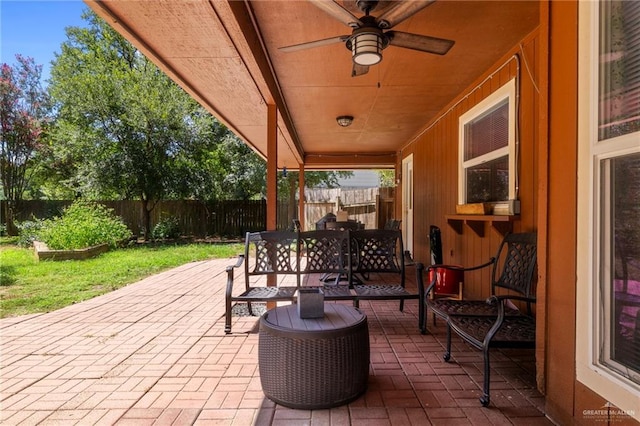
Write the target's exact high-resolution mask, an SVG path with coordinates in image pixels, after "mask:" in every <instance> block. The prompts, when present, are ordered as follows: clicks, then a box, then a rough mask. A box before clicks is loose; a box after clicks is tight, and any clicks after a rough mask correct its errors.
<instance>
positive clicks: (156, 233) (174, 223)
mask: <svg viewBox="0 0 640 426" xmlns="http://www.w3.org/2000/svg"><path fill="white" fill-rule="evenodd" d="M179 236H180V225H179V224H178V219H177V218H175V217H166V218H163V219H161V220H160V221H159V222H158V223H157V224H156V226H154V227H153V229H152V230H151V238H152V239H154V240H161V239H165V238H178V237H179Z"/></svg>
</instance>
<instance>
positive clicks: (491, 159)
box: [458, 79, 517, 204]
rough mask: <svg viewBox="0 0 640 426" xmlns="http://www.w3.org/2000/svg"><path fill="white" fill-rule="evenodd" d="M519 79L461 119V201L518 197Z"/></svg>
mask: <svg viewBox="0 0 640 426" xmlns="http://www.w3.org/2000/svg"><path fill="white" fill-rule="evenodd" d="M515 98H516V80H515V79H513V80H511V81H509V82H508V83H507V84H505V85H504V86H502V87H501V88H500V89H498V90H496V91H495V92H494V93H492V94H491V95H489V96H488V97H487V98H486V99H484V100H483V101H482V102H480V103H479V104H478V105H476V106H474V107H473V108H471V109H470V110H469V111H467V112H466V113H465V114H463V115H462V116H460V119H459V128H460V135H459V143H460V146H459V148H458V152H459V169H458V170H459V175H458V202H459V204H466V203H481V202H493V203H500V202H507V201H508V200H514V199H515V198H516V182H517V176H516V167H515V164H516V154H515V153H516V100H515Z"/></svg>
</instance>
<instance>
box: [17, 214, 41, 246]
mask: <svg viewBox="0 0 640 426" xmlns="http://www.w3.org/2000/svg"><path fill="white" fill-rule="evenodd" d="M44 225H45V221H44V220H41V219H34V220H25V221H24V222H16V228H18V242H17V244H18V245H19V246H20V247H31V246H32V245H33V242H34V241H36V240H41V238H40V236H39V235H40V230H41V229H42V228H43V227H44Z"/></svg>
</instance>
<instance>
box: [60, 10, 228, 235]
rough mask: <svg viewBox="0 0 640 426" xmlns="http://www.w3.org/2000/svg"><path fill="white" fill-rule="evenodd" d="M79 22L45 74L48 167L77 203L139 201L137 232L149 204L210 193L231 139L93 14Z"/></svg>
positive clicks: (201, 109) (214, 121)
mask: <svg viewBox="0 0 640 426" xmlns="http://www.w3.org/2000/svg"><path fill="white" fill-rule="evenodd" d="M84 18H85V19H86V20H88V22H89V26H88V27H87V28H78V27H70V28H68V29H67V41H66V42H65V43H63V45H62V52H61V54H60V55H58V56H57V57H56V60H55V61H54V65H53V68H52V71H51V77H52V78H51V85H50V92H51V95H52V97H53V99H55V101H56V106H57V109H58V116H57V120H56V125H55V129H54V131H53V135H54V137H53V140H54V143H53V147H54V152H55V157H54V158H55V160H54V163H53V166H52V167H51V168H52V169H57V170H60V172H59V173H60V176H59V178H60V179H61V181H62V182H63V183H64V184H65V185H67V187H68V188H70V189H72V190H73V191H74V192H76V193H80V194H82V195H84V196H88V197H90V198H122V199H139V200H142V202H143V205H144V206H145V207H144V209H145V211H144V212H143V213H144V214H145V217H146V220H145V223H146V224H147V225H148V223H149V221H148V218H149V214H150V211H151V210H152V209H153V207H154V206H155V203H157V201H159V200H162V199H171V198H183V197H186V198H191V197H201V196H205V195H206V194H207V193H209V194H210V193H211V192H214V193H215V190H216V188H215V186H214V185H212V184H211V183H210V182H211V181H212V180H211V177H212V176H211V174H210V173H213V174H214V175H215V173H217V174H223V172H221V171H220V170H219V167H220V166H219V165H218V164H216V158H215V157H216V155H215V153H216V151H219V150H222V149H223V148H220V145H225V146H226V145H228V144H229V143H235V142H236V141H235V140H234V138H235V136H233V134H232V133H230V132H229V130H228V129H226V127H224V126H223V125H222V124H221V123H219V122H218V121H217V120H216V119H215V118H214V117H212V116H211V115H210V114H209V113H208V112H207V111H206V110H205V109H204V108H202V107H201V106H200V105H198V104H197V103H196V102H195V101H194V100H193V99H192V98H191V97H190V96H189V95H188V94H186V93H185V92H184V91H183V90H182V89H181V88H180V87H178V86H177V85H176V84H175V83H174V82H172V81H171V80H170V79H169V78H168V77H167V76H166V75H165V74H164V73H163V72H162V71H160V70H159V69H158V68H157V67H156V66H155V65H154V64H153V63H151V62H150V61H149V60H148V59H147V58H146V57H145V56H144V55H142V54H141V53H140V52H139V51H138V50H137V49H136V48H135V47H134V46H133V45H131V44H130V43H129V42H128V41H127V40H126V39H124V38H123V37H122V36H121V35H119V34H118V33H117V32H116V31H114V30H113V29H112V28H111V27H110V26H109V25H107V24H106V23H105V22H104V21H103V20H102V19H100V18H99V17H98V16H97V15H95V14H94V13H92V12H86V13H85V15H84ZM147 229H148V226H147Z"/></svg>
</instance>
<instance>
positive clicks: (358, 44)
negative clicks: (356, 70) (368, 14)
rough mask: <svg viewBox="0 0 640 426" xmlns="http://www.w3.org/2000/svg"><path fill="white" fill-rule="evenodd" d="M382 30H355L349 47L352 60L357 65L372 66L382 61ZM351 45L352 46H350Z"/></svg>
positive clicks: (367, 28)
mask: <svg viewBox="0 0 640 426" xmlns="http://www.w3.org/2000/svg"><path fill="white" fill-rule="evenodd" d="M383 40H384V38H383V35H382V30H380V29H379V28H370V27H364V28H360V29H359V30H355V31H354V34H353V35H352V36H351V38H350V39H349V40H348V41H349V43H347V47H350V48H351V59H352V60H353V63H354V64H356V65H362V66H370V65H375V64H377V63H378V62H380V61H381V60H382V49H383V48H384V47H386V46H383ZM349 45H350V46H349Z"/></svg>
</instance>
